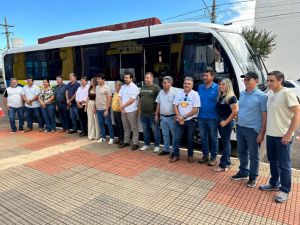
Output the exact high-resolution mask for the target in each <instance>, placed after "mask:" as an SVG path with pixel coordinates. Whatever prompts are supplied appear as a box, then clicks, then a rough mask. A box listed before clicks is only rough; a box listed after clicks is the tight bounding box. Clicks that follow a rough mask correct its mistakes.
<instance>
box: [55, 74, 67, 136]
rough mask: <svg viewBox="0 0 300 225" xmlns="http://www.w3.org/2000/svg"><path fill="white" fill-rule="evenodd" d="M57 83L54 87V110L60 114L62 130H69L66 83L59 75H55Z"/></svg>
mask: <svg viewBox="0 0 300 225" xmlns="http://www.w3.org/2000/svg"><path fill="white" fill-rule="evenodd" d="M56 82H57V85H56V86H55V87H54V95H55V103H56V111H57V112H58V114H59V116H60V122H61V125H62V128H63V129H62V132H69V115H68V110H67V99H66V91H67V85H66V84H64V82H63V79H62V77H61V76H57V77H56Z"/></svg>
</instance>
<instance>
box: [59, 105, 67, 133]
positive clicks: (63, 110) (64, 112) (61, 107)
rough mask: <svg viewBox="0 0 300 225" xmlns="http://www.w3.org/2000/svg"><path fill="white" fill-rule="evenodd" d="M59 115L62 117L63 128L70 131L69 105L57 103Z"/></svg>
mask: <svg viewBox="0 0 300 225" xmlns="http://www.w3.org/2000/svg"><path fill="white" fill-rule="evenodd" d="M56 106H57V110H58V114H59V117H60V122H61V126H62V128H63V129H64V130H68V129H69V113H68V109H67V103H65V102H57V103H56Z"/></svg>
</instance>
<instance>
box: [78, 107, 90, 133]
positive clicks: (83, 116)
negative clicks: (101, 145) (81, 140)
mask: <svg viewBox="0 0 300 225" xmlns="http://www.w3.org/2000/svg"><path fill="white" fill-rule="evenodd" d="M78 116H79V120H80V123H81V127H82V132H84V133H86V134H87V133H88V129H87V113H86V112H85V111H84V108H78Z"/></svg>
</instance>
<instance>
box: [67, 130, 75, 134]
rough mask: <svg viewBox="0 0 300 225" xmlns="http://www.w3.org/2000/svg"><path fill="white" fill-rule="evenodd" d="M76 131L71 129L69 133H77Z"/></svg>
mask: <svg viewBox="0 0 300 225" xmlns="http://www.w3.org/2000/svg"><path fill="white" fill-rule="evenodd" d="M75 133H77V131H76V130H70V131H69V132H68V134H75Z"/></svg>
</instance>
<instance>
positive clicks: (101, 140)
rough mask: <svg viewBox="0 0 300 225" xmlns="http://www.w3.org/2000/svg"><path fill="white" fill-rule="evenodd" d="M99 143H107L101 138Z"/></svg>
mask: <svg viewBox="0 0 300 225" xmlns="http://www.w3.org/2000/svg"><path fill="white" fill-rule="evenodd" d="M97 142H98V143H103V142H105V139H104V138H100V139H99V140H98V141H97Z"/></svg>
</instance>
